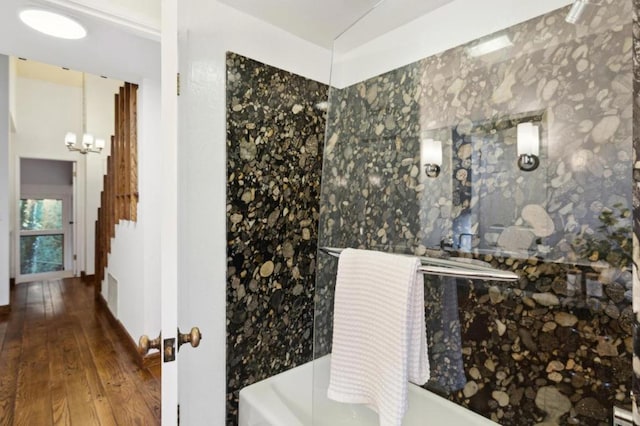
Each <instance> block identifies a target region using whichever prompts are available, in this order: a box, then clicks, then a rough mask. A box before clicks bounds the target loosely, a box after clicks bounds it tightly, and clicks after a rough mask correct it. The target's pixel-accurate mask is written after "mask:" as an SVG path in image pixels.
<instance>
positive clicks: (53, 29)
mask: <svg viewBox="0 0 640 426" xmlns="http://www.w3.org/2000/svg"><path fill="white" fill-rule="evenodd" d="M20 20H22V22H24V23H25V24H26V25H28V26H29V27H31V28H33V29H34V30H36V31H40V32H41V33H44V34H47V35H50V36H52V37H58V38H64V39H68V40H77V39H80V38H84V37H86V35H87V30H85V28H84V27H83V26H82V25H80V24H79V23H78V22H76V21H74V20H73V19H71V18H68V17H66V16H63V15H60V14H58V13H54V12H49V11H46V10H40V9H26V10H23V11H21V12H20Z"/></svg>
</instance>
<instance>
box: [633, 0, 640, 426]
mask: <svg viewBox="0 0 640 426" xmlns="http://www.w3.org/2000/svg"><path fill="white" fill-rule="evenodd" d="M639 15H640V0H633V47H634V49H633V95H634V100H635V102H634V103H633V153H634V155H633V158H634V167H633V181H634V182H633V311H634V313H635V324H634V335H633V338H634V351H633V393H634V394H635V395H636V400H635V402H634V404H633V414H634V424H636V425H637V424H640V415H639V414H640V409H639V405H638V403H639V402H640V401H639V400H638V398H637V395H640V278H639V276H638V267H639V266H640V103H639V101H640V16H639Z"/></svg>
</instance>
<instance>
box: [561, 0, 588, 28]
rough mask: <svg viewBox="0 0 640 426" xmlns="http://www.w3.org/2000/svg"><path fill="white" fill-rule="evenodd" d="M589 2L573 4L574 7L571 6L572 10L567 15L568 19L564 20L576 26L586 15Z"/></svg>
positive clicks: (585, 0) (579, 1) (584, 0)
mask: <svg viewBox="0 0 640 426" xmlns="http://www.w3.org/2000/svg"><path fill="white" fill-rule="evenodd" d="M588 4H589V2H588V1H587V0H575V1H574V2H573V6H571V10H570V11H569V13H568V14H567V17H566V18H564V20H565V21H567V22H568V23H570V24H575V23H576V22H578V21H579V20H580V18H581V17H582V14H583V13H584V11H585V9H586V7H587V5H588Z"/></svg>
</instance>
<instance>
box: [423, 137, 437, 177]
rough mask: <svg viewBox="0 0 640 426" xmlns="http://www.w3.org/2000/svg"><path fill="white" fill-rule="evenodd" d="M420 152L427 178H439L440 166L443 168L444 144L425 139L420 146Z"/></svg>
mask: <svg viewBox="0 0 640 426" xmlns="http://www.w3.org/2000/svg"><path fill="white" fill-rule="evenodd" d="M420 151H421V155H420V157H421V158H422V164H423V167H424V172H425V173H426V175H427V177H430V178H435V177H438V175H440V166H442V142H440V141H434V140H433V139H424V140H423V141H422V143H421V144H420Z"/></svg>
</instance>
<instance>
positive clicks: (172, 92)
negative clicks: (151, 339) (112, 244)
mask: <svg viewBox="0 0 640 426" xmlns="http://www.w3.org/2000/svg"><path fill="white" fill-rule="evenodd" d="M177 13H178V0H162V39H161V43H162V47H161V55H162V60H161V67H162V70H161V78H162V85H161V98H162V101H161V102H162V106H161V119H162V141H161V149H162V170H163V173H162V176H163V180H162V182H161V185H162V188H163V191H162V194H163V199H162V207H163V208H162V222H161V230H160V231H161V234H160V235H161V237H160V241H161V242H160V244H161V255H160V256H161V262H160V263H161V271H160V272H161V273H160V276H161V279H160V280H161V283H160V286H161V311H162V321H161V324H162V338H163V340H164V341H166V339H171V338H173V339H175V338H176V334H177V328H178V305H177V303H178V156H177V151H178V133H177V129H178V100H177V93H176V75H177V72H178V27H177ZM161 352H162V353H163V355H162V356H163V364H162V424H163V425H175V424H177V423H178V365H177V364H178V360H177V359H176V360H175V361H169V360H168V357H167V353H166V351H161Z"/></svg>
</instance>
